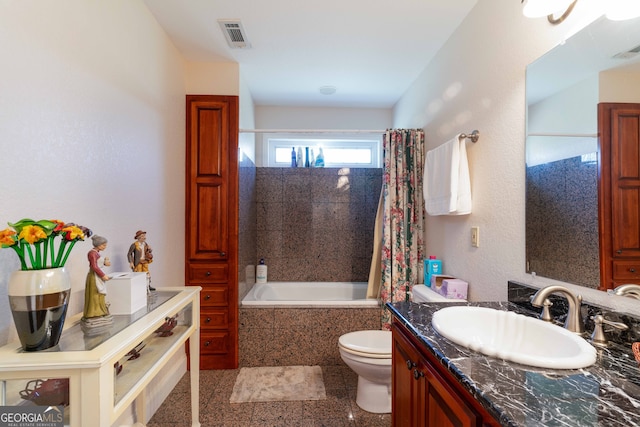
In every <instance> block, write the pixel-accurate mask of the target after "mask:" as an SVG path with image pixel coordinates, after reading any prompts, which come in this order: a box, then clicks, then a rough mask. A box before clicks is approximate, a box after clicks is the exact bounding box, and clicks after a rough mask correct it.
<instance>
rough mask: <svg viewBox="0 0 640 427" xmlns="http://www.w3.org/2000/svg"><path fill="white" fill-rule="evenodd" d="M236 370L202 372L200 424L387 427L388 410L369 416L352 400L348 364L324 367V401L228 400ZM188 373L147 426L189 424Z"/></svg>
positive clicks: (216, 426) (183, 426) (352, 376)
mask: <svg viewBox="0 0 640 427" xmlns="http://www.w3.org/2000/svg"><path fill="white" fill-rule="evenodd" d="M239 371H240V370H239V369H233V370H221V371H201V372H200V423H201V424H202V426H203V427H343V426H344V427H389V426H391V414H371V413H369V412H366V411H363V410H362V409H360V408H359V407H358V405H357V404H356V387H357V382H358V377H357V376H356V375H355V374H354V373H353V371H351V369H349V368H348V367H347V366H342V365H335V366H323V367H322V375H323V379H324V386H325V390H326V393H327V399H326V400H317V401H313V400H306V401H296V402H257V403H235V404H230V403H229V398H230V397H231V391H232V390H233V385H234V384H235V381H236V376H237V375H238V372H239ZM190 405H191V403H190V398H189V373H187V374H186V375H185V376H184V377H183V378H182V379H181V380H180V382H179V383H178V384H177V385H176V387H175V389H174V390H173V391H172V392H171V394H170V395H169V396H168V397H167V399H166V400H165V401H164V403H163V404H162V406H161V407H160V408H159V409H158V411H157V412H156V413H155V414H154V416H153V418H152V419H151V421H150V422H149V424H148V427H187V426H190V425H191V424H190V420H191V415H190V414H191V412H190V411H191V409H190V408H191V406H190Z"/></svg>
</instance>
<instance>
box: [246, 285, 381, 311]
mask: <svg viewBox="0 0 640 427" xmlns="http://www.w3.org/2000/svg"><path fill="white" fill-rule="evenodd" d="M366 295H367V282H268V283H264V284H258V283H256V284H255V285H253V288H251V290H250V291H249V292H248V293H247V295H246V296H245V297H244V298H243V299H242V306H243V307H251V306H259V307H377V306H378V305H379V303H378V300H377V299H375V298H370V299H367V298H366Z"/></svg>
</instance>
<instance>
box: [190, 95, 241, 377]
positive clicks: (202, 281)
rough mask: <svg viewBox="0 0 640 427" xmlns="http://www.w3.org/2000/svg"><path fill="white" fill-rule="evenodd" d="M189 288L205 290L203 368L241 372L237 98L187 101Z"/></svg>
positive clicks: (202, 301) (202, 300)
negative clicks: (239, 350)
mask: <svg viewBox="0 0 640 427" xmlns="http://www.w3.org/2000/svg"><path fill="white" fill-rule="evenodd" d="M186 134H187V135H186V183H185V184H186V212H185V223H186V224H185V231H186V232H185V283H186V285H187V286H201V287H202V292H201V293H200V367H201V369H234V368H237V367H238V97H237V96H219V95H187V97H186Z"/></svg>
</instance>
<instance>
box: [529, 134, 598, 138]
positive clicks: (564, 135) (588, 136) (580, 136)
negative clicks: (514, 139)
mask: <svg viewBox="0 0 640 427" xmlns="http://www.w3.org/2000/svg"><path fill="white" fill-rule="evenodd" d="M527 136H560V137H567V138H597V137H598V134H597V133H530V134H527Z"/></svg>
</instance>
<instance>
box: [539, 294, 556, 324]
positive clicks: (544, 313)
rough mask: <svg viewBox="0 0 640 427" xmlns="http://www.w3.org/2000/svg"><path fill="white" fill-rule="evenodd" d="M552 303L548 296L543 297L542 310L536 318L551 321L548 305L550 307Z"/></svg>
mask: <svg viewBox="0 0 640 427" xmlns="http://www.w3.org/2000/svg"><path fill="white" fill-rule="evenodd" d="M552 305H553V303H552V302H551V301H549V299H548V298H545V299H544V302H543V303H542V311H541V312H540V316H538V318H539V319H540V320H544V321H545V322H553V316H551V311H549V307H551V306H552Z"/></svg>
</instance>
